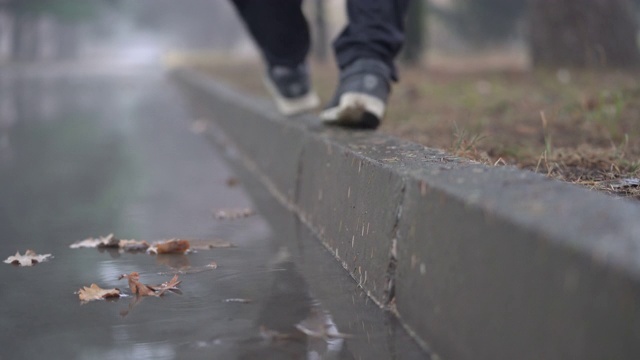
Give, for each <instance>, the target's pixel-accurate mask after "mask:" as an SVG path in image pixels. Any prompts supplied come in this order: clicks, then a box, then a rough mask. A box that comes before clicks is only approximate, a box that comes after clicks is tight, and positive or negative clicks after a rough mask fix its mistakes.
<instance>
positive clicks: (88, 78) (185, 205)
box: [0, 69, 429, 359]
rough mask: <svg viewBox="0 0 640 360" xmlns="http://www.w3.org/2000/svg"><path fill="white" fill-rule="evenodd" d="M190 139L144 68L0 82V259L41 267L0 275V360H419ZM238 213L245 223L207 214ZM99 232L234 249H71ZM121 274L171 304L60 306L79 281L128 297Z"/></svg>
mask: <svg viewBox="0 0 640 360" xmlns="http://www.w3.org/2000/svg"><path fill="white" fill-rule="evenodd" d="M76 70H77V69H76ZM193 125H194V124H193V123H192V122H190V121H189V115H188V112H187V109H186V108H185V105H184V102H183V99H182V97H181V96H180V94H179V92H178V90H177V89H175V88H173V87H172V86H171V85H170V84H169V83H168V82H167V81H166V80H165V79H164V77H163V75H162V73H161V72H159V71H157V70H153V69H149V70H140V69H134V70H128V71H120V70H118V71H81V72H78V71H73V72H68V71H66V72H60V71H58V72H47V71H41V72H40V73H38V74H34V73H33V72H26V73H25V74H22V75H19V74H16V73H12V72H10V71H6V70H5V71H2V72H0V238H1V239H2V240H1V241H0V250H1V252H0V256H1V257H2V259H5V258H6V257H8V256H10V255H13V254H14V253H15V252H16V251H17V250H19V251H21V252H23V251H24V250H26V249H33V250H35V251H36V252H38V253H41V254H42V253H51V254H53V256H54V259H52V260H51V261H49V262H45V263H42V264H38V265H36V266H34V267H31V268H19V267H15V266H10V265H6V264H4V263H0V282H1V283H2V290H1V291H0V304H2V307H1V308H0V319H1V320H0V359H38V358H54V359H129V358H130V359H201V358H206V359H428V358H429V357H428V355H427V354H426V353H424V352H422V351H421V349H420V348H419V347H418V346H417V345H416V343H415V342H414V341H413V340H411V338H410V337H409V336H408V335H407V334H406V332H405V331H404V330H403V329H402V327H401V326H400V325H399V324H398V323H397V321H396V320H395V318H393V317H392V316H390V315H389V314H387V313H385V312H384V311H382V310H380V309H379V308H378V307H377V306H376V305H375V304H373V303H372V302H371V301H370V300H369V299H368V298H367V296H366V295H365V294H364V293H363V292H362V291H360V290H359V289H358V288H357V286H356V283H355V282H354V281H353V280H352V279H351V278H350V277H349V276H348V275H347V273H346V271H344V270H343V269H342V268H341V267H340V266H339V265H338V263H337V262H336V261H335V259H333V258H332V256H331V255H330V254H329V253H328V252H326V251H325V250H324V248H323V247H322V246H321V245H319V242H318V241H316V240H315V239H314V238H313V236H312V235H311V234H310V233H309V232H308V231H307V230H306V228H305V227H304V226H302V225H301V224H300V223H299V222H298V221H297V220H296V218H295V217H294V216H293V215H292V214H291V213H289V212H288V211H286V210H285V209H283V208H282V207H280V206H279V205H278V203H277V202H276V201H275V200H274V199H273V198H271V197H270V196H269V194H268V193H267V192H266V191H265V190H264V189H263V188H261V187H260V185H259V184H258V183H257V182H255V181H254V180H253V179H252V178H251V177H250V176H248V175H247V174H245V173H243V171H242V169H240V168H235V167H234V165H233V162H231V163H227V162H225V160H224V159H225V154H223V153H224V152H228V153H227V154H226V155H227V157H228V156H229V155H230V154H229V153H231V151H230V149H221V148H219V147H216V146H213V145H212V144H211V143H210V142H209V141H208V140H207V138H206V137H205V136H203V135H202V134H199V133H198V132H199V131H193V130H194V128H195V129H196V130H202V129H200V128H198V127H194V126H193ZM197 125H201V124H199V123H197ZM231 156H232V154H231ZM231 178H237V179H239V183H240V185H238V186H233V187H230V186H229V185H228V180H229V179H231ZM239 208H252V209H255V210H256V212H257V214H256V215H255V216H250V217H247V218H242V219H236V220H222V219H216V218H214V216H213V212H214V211H215V210H218V209H239ZM109 233H114V234H115V235H116V236H118V237H120V238H127V239H129V238H133V239H144V240H159V239H166V238H174V237H178V238H187V239H223V240H226V241H229V242H231V243H232V244H234V247H232V248H218V249H212V250H199V251H197V252H195V253H191V254H187V255H158V256H154V255H147V254H144V253H138V254H129V253H122V254H121V253H118V252H117V251H99V250H96V249H75V250H74V249H70V248H69V245H70V244H71V243H73V242H75V241H78V240H82V239H84V238H87V237H95V236H100V235H107V234H109ZM212 262H215V263H216V264H217V268H216V269H206V270H203V271H193V272H192V271H191V270H202V269H203V267H204V266H205V265H207V264H210V263H212ZM133 271H137V272H139V273H140V275H141V279H142V280H143V282H146V283H152V284H153V283H161V282H163V281H166V280H168V279H169V278H170V277H171V276H172V275H173V274H174V273H180V274H181V275H180V276H181V279H182V281H183V282H182V284H180V289H181V290H182V294H174V293H169V294H167V295H165V296H163V297H161V298H156V297H147V298H142V299H140V300H141V301H136V299H135V298H134V297H132V296H128V297H123V298H120V299H119V300H117V301H95V302H91V303H87V304H81V303H80V301H79V300H78V297H77V295H75V294H74V292H75V291H77V290H78V289H79V288H80V287H82V286H89V285H90V284H91V283H97V284H98V285H100V286H102V287H104V288H107V287H118V288H120V289H122V290H123V291H124V292H125V293H128V292H129V289H128V288H127V283H126V280H118V276H119V275H120V274H123V273H130V272H133ZM236 300H242V301H236Z"/></svg>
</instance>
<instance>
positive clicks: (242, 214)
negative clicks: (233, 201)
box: [213, 208, 255, 220]
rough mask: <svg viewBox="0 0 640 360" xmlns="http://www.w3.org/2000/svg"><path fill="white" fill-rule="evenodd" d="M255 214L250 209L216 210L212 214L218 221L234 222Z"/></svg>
mask: <svg viewBox="0 0 640 360" xmlns="http://www.w3.org/2000/svg"><path fill="white" fill-rule="evenodd" d="M253 214H255V212H254V211H253V210H252V209H249V208H244V209H223V210H217V211H215V212H214V213H213V217H215V218H216V219H218V220H235V219H241V218H246V217H249V216H251V215H253Z"/></svg>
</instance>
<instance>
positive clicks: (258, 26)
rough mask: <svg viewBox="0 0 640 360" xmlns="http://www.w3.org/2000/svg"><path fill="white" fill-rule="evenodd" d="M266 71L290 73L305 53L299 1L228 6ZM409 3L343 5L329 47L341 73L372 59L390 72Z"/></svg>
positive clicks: (352, 1) (360, 0)
mask: <svg viewBox="0 0 640 360" xmlns="http://www.w3.org/2000/svg"><path fill="white" fill-rule="evenodd" d="M232 1H233V3H234V5H235V6H236V8H237V10H238V13H239V14H240V16H241V17H242V19H243V20H244V22H245V24H246V26H247V28H248V30H249V32H250V33H251V35H252V36H253V38H254V40H255V41H256V43H257V45H258V47H259V48H260V50H261V52H262V55H263V57H264V59H265V60H266V62H267V64H268V65H269V66H277V65H280V66H288V67H294V66H296V65H299V64H301V63H303V62H304V61H305V59H306V57H307V55H308V53H309V48H310V42H311V39H310V35H309V25H308V24H307V20H306V19H305V17H304V15H303V13H302V10H301V4H302V0H232ZM409 1H421V0H347V14H348V18H349V22H348V24H347V26H346V27H345V28H344V30H342V32H341V33H340V35H339V36H338V38H337V39H336V40H335V41H334V42H333V49H334V52H335V57H336V61H337V63H338V67H339V68H340V69H344V68H345V67H347V66H348V65H349V64H351V63H352V62H354V61H355V60H357V59H362V58H369V59H377V60H380V61H382V62H384V63H385V64H387V66H388V67H389V68H390V69H391V70H392V76H393V79H394V80H395V79H396V78H397V75H396V70H395V66H394V63H393V59H394V58H395V57H396V56H397V55H398V53H399V52H400V50H401V48H402V45H403V43H404V16H405V14H406V10H407V7H408V5H409Z"/></svg>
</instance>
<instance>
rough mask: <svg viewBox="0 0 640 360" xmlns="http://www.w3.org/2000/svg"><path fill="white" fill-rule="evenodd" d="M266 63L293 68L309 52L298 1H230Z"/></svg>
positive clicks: (303, 19)
mask: <svg viewBox="0 0 640 360" xmlns="http://www.w3.org/2000/svg"><path fill="white" fill-rule="evenodd" d="M233 3H234V5H235V6H236V8H237V9H238V13H240V16H241V17H242V19H243V20H244V22H245V24H246V26H247V28H248V29H249V32H250V33H251V35H252V36H253V38H254V40H255V41H256V43H257V44H258V47H259V48H260V50H261V51H262V55H263V56H264V58H265V60H266V61H267V63H268V64H269V65H271V66H273V65H280V66H287V67H294V66H297V65H299V64H301V63H302V62H304V61H305V59H306V57H307V54H308V53H309V46H310V37H309V26H308V25H307V21H306V19H305V18H304V15H303V14H302V10H301V8H300V7H301V3H302V0H277V1H270V0H233Z"/></svg>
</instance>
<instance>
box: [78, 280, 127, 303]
mask: <svg viewBox="0 0 640 360" xmlns="http://www.w3.org/2000/svg"><path fill="white" fill-rule="evenodd" d="M76 294H78V297H79V298H80V300H81V301H83V302H88V301H93V300H101V299H108V298H117V297H120V289H103V288H101V287H99V286H98V285H96V284H91V286H89V287H87V286H83V287H82V289H80V290H78V292H76Z"/></svg>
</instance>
